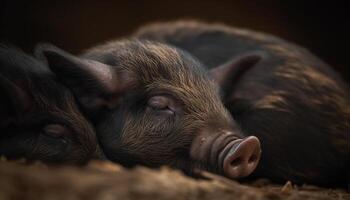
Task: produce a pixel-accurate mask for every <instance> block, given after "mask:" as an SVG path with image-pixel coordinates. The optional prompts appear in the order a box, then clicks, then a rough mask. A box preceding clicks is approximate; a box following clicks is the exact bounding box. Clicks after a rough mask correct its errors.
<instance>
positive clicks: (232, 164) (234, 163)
mask: <svg viewBox="0 0 350 200" xmlns="http://www.w3.org/2000/svg"><path fill="white" fill-rule="evenodd" d="M242 162H243V159H242V158H241V157H238V158H236V159H234V160H233V161H232V162H231V166H232V167H237V166H239V165H241V164H242Z"/></svg>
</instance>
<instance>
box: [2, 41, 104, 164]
mask: <svg viewBox="0 0 350 200" xmlns="http://www.w3.org/2000/svg"><path fill="white" fill-rule="evenodd" d="M0 94H1V99H0V155H3V156H5V157H7V158H8V159H20V158H25V159H27V160H28V161H36V160H39V161H43V162H46V163H50V164H51V163H52V164H57V163H67V164H83V163H85V162H86V161H87V160H89V159H90V158H92V157H97V156H98V146H97V139H96V134H95V132H94V129H93V126H92V125H91V124H90V122H89V121H88V120H87V119H86V118H85V117H83V114H82V113H81V112H80V111H79V108H78V105H77V103H76V101H75V99H74V96H73V94H72V93H71V91H70V90H69V89H68V88H67V87H65V86H64V85H62V84H60V83H59V82H57V81H56V77H55V75H54V74H53V73H52V72H51V71H50V70H49V68H48V67H47V66H45V65H44V63H42V62H41V61H39V60H37V59H35V58H34V57H32V56H30V55H27V54H25V53H24V52H22V51H21V50H18V49H17V48H15V47H12V46H10V45H0Z"/></svg>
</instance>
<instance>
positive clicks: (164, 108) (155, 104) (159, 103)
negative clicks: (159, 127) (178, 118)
mask: <svg viewBox="0 0 350 200" xmlns="http://www.w3.org/2000/svg"><path fill="white" fill-rule="evenodd" d="M173 101H174V100H173V99H172V98H171V97H168V96H163V95H157V96H153V97H151V98H149V99H148V101H147V108H148V109H149V110H152V111H159V112H162V113H166V114H171V115H173V114H174V112H175V110H174V109H173V105H174V102H173Z"/></svg>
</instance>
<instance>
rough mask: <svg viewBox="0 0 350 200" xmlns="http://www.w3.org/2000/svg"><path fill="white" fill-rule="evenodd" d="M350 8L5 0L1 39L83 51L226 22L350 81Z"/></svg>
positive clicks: (248, 1) (239, 1)
mask: <svg viewBox="0 0 350 200" xmlns="http://www.w3.org/2000/svg"><path fill="white" fill-rule="evenodd" d="M348 8H349V7H348V6H346V4H345V2H342V1H328V2H322V1H316V0H315V1H313V0H308V1H297V0H261V1H253V0H231V1H219V0H217V1H204V0H203V1H197V0H194V1H190V0H177V1H168V0H163V1H152V0H149V1H141V0H140V1H136V0H134V1H133V0H130V1H107V0H95V1H93V0H72V1H68V0H60V1H55V0H52V1H49V0H46V1H45V0H39V1H19V0H1V1H0V12H1V14H0V40H1V41H5V42H10V43H14V44H15V45H17V46H19V47H21V48H23V49H25V50H26V51H32V48H33V47H34V45H35V44H36V43H37V42H51V43H53V44H55V45H57V46H59V47H61V48H63V49H66V50H67V51H70V52H73V53H78V52H80V51H81V50H83V49H85V48H88V47H90V46H93V45H95V44H96V43H100V42H103V41H106V40H110V39H113V38H117V37H121V36H126V35H127V34H129V33H131V32H133V31H134V30H135V29H136V28H137V27H139V26H141V25H143V24H145V23H149V22H154V21H166V20H174V19H183V18H194V19H201V20H205V21H210V22H223V23H226V24H229V25H234V26H239V27H245V28H250V29H254V30H259V31H264V32H268V33H271V34H274V35H278V36H280V37H282V38H285V39H287V40H290V41H293V42H295V43H298V44H300V45H302V46H305V47H307V48H308V49H310V50H311V51H312V52H314V53H315V54H316V55H318V56H319V57H321V58H322V59H323V60H325V61H326V62H328V63H330V64H332V65H333V66H334V67H335V68H336V69H337V70H338V71H339V72H340V73H341V74H342V75H343V76H344V77H345V78H346V79H347V80H348V81H350V70H349V69H347V66H348V63H349V62H348V60H349V59H348V58H349V56H348V53H349V50H348V49H349V45H350V44H349V37H350V34H349V30H348V26H349V17H350V14H349V13H348V10H349V9H348Z"/></svg>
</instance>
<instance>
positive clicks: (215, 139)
mask: <svg viewBox="0 0 350 200" xmlns="http://www.w3.org/2000/svg"><path fill="white" fill-rule="evenodd" d="M203 141H204V142H203ZM194 142H195V144H194V145H193V146H192V148H195V149H196V150H195V151H192V157H193V158H194V159H197V160H201V161H204V162H205V163H207V164H208V165H210V166H209V169H213V170H214V171H215V172H217V173H219V174H223V175H225V176H226V177H229V178H241V177H246V176H248V175H250V174H251V173H252V172H253V171H254V170H255V168H256V167H257V165H258V163H259V160H260V154H261V148H260V142H259V139H258V138H257V137H255V136H249V137H246V138H237V136H235V135H234V134H232V133H224V134H220V135H216V136H207V137H204V139H203V138H201V139H200V142H198V140H196V141H194Z"/></svg>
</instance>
